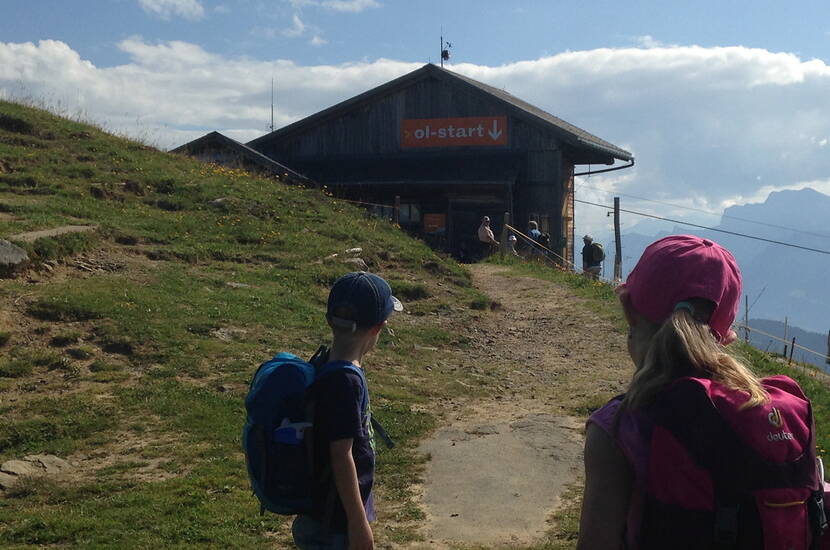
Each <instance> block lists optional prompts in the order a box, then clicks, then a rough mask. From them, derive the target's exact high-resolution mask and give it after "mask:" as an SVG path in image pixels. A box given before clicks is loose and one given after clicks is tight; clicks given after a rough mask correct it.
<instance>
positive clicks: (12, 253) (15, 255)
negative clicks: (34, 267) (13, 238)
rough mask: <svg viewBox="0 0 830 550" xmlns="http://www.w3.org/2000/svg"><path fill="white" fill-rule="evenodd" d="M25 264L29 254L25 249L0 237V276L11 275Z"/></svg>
mask: <svg viewBox="0 0 830 550" xmlns="http://www.w3.org/2000/svg"><path fill="white" fill-rule="evenodd" d="M27 265H29V255H28V254H26V251H25V250H23V249H22V248H20V247H19V246H17V245H16V244H13V243H10V242H9V241H6V240H3V239H0V277H11V276H12V275H14V274H15V273H17V272H18V271H20V270H22V269H25V268H26V266H27Z"/></svg>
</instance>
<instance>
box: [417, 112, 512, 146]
mask: <svg viewBox="0 0 830 550" xmlns="http://www.w3.org/2000/svg"><path fill="white" fill-rule="evenodd" d="M506 144H507V117H506V116H475V117H464V118H406V119H403V120H402V121H401V149H411V148H413V147H462V146H470V145H473V146H481V145H485V146H486V145H506Z"/></svg>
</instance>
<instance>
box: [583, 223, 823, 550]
mask: <svg viewBox="0 0 830 550" xmlns="http://www.w3.org/2000/svg"><path fill="white" fill-rule="evenodd" d="M617 294H618V296H619V299H620V302H621V305H622V308H623V311H624V313H625V318H626V320H627V322H628V325H629V334H628V350H629V354H630V356H631V359H632V361H633V362H634V365H635V373H634V376H633V378H632V380H631V383H630V385H629V387H628V391H627V392H626V393H625V394H624V395H623V396H620V397H618V398H615V399H613V400H611V401H610V402H609V403H608V404H606V405H605V406H604V407H602V408H601V409H599V410H597V411H596V412H595V413H594V414H593V415H592V416H591V418H590V419H589V420H588V427H587V431H586V437H585V474H586V478H585V493H584V498H583V508H582V517H581V521H580V535H579V543H578V546H577V548H578V550H604V549H621V548H628V549H637V548H639V549H643V548H672V549H677V548H721V547H723V548H733V547H740V548H764V547H765V546H764V544H765V543H772V542H773V538H775V537H777V536H779V535H780V536H781V537H785V538H786V537H789V536H791V535H788V534H787V533H785V531H788V530H789V531H794V532H796V535H795V538H799V537H800V538H801V539H802V542H796V543H792V544H790V542H791V541H790V540H789V539H786V541H784V540H782V541H781V542H782V543H784V544H786V546H785V545H784V544H782V545H781V546H780V547H781V548H795V549H801V548H806V546H805V544H806V542H803V541H806V540H809V538H811V534H810V533H809V531H810V530H811V529H812V525H811V523H810V522H809V521H808V519H807V516H808V511H807V507H808V504H807V501H808V500H809V499H810V498H811V497H813V496H815V495H816V494H817V493H816V492H815V491H817V490H818V474H816V467H815V442H814V440H813V439H812V430H811V428H812V416H811V412H810V405H809V401H807V399H806V397H804V394H803V393H802V392H801V390H800V388H798V386H797V384H795V382H793V381H792V380H790V379H789V378H786V377H783V376H780V377H771V378H769V379H765V380H759V379H758V378H756V377H755V375H753V373H752V372H751V371H750V370H749V369H748V368H747V367H746V366H745V365H744V364H742V363H741V362H740V361H738V360H737V359H735V358H734V357H732V356H731V355H729V354H727V353H726V351H725V349H724V346H726V345H728V344H729V343H731V342H732V341H733V340H735V338H736V335H735V333H734V332H733V331H732V330H731V326H732V323H733V321H734V319H735V315H736V313H737V310H738V303H739V299H740V296H741V273H740V270H739V269H738V266H737V264H736V262H735V259H734V258H733V257H732V255H731V254H730V253H729V252H728V251H727V250H725V249H724V248H722V247H720V246H719V245H718V244H716V243H714V242H712V241H710V240H707V239H701V238H699V237H695V236H690V235H674V236H670V237H666V238H664V239H661V240H659V241H657V242H655V243H653V244H651V245H650V246H649V247H648V248H646V250H645V251H644V252H643V255H642V257H641V258H640V261H639V262H638V263H637V266H636V267H635V268H634V270H633V271H632V272H631V274H630V275H629V277H628V279H627V281H626V283H625V284H623V285H621V286H620V287H619V288H618V289H617ZM701 396H702V398H701ZM773 405H775V407H773ZM746 426H749V428H748V429H747V428H746ZM721 436H722V437H721ZM722 441H723V443H721V442H722ZM712 442H715V443H714V444H713V443H712ZM684 445H685V446H684ZM696 446H697V447H702V448H705V449H702V448H701V449H696V448H692V449H689V448H688V447H696ZM747 449H750V450H747ZM738 456H740V459H739V458H736V457H738ZM756 457H760V458H756ZM773 463H774V464H783V465H785V466H786V467H790V466H789V465H790V463H792V464H796V465H795V466H792V471H791V473H792V472H796V471H797V472H796V474H797V475H795V477H790V478H786V479H787V480H786V481H783V482H780V483H779V484H778V486H780V485H782V484H783V485H786V484H787V483H790V482H791V481H792V479H796V478H798V479H799V480H801V481H803V485H804V487H800V488H796V489H793V488H792V487H787V488H783V489H781V488H776V489H767V488H763V489H761V490H760V491H755V492H753V493H752V496H753V498H755V497H757V498H759V499H760V500H758V502H759V503H760V502H763V503H765V504H764V506H766V507H763V506H761V505H760V504H759V505H758V507H757V510H758V511H757V514H756V515H755V516H754V518H755V519H754V520H753V519H751V518H750V519H747V517H748V516H747V512H746V511H745V510H747V509H749V508H756V507H755V506H747V505H746V500H745V498H747V494H748V493H749V492H750V489H752V490H754V487H748V486H744V485H740V483H744V481H745V480H744V477H746V479H750V478H751V479H752V480H755V479H758V478H760V479H763V480H764V482H767V481H768V480H772V479H773V478H775V476H776V475H778V474H777V470H776V471H767V470H764V468H766V467H768V466H769V464H773ZM756 464H757V465H758V471H759V472H761V473H759V474H758V475H757V476H756V477H752V476H753V475H755V470H753V468H754V466H755V465H756ZM710 467H711V470H708V469H707V468H710ZM776 467H777V466H776ZM788 471H790V470H788ZM747 472H749V474H747ZM745 474H746V475H745ZM750 474H751V475H750ZM798 476H801V477H798ZM775 479H777V478H775ZM737 480H740V482H739V481H737ZM746 483H750V482H746ZM770 484H771V485H773V486H775V485H776V482H772V481H770ZM792 491H796V492H797V494H798V495H799V496H798V498H796V497H793V496H792V495H793V494H794V493H793V492H792ZM785 493H786V494H785ZM724 495H726V497H724ZM758 495H761V496H763V499H761V497H760V496H758ZM781 495H784V498H783V499H782V498H779V497H781ZM804 495H806V496H804ZM802 497H803V498H802ZM776 499H778V500H776ZM738 500H740V503H739V502H738ZM753 502H754V501H753ZM770 502H772V504H770ZM690 509H691V510H692V512H689V510H690ZM739 510H742V511H740V512H739ZM785 512H786V513H787V514H790V515H789V516H786V517H784V516H783V515H782V514H784V513H785ZM753 513H755V512H753ZM809 513H813V511H812V510H810V511H809ZM765 514H767V515H765ZM759 517H760V519H759ZM753 522H754V523H753ZM746 525H749V526H750V527H749V528H746V527H745V526H746ZM761 525H764V527H763V531H764V532H763V533H762V532H761V531H762V529H761ZM773 530H776V531H778V533H777V534H776V533H772V531H773ZM747 531H752V532H750V533H749V534H747ZM782 533H783V534H782ZM799 533H800V534H799ZM721 543H723V545H722V546H721V545H720V544H721ZM736 543H740V544H738V546H735V545H736ZM756 543H757V545H756ZM772 547H773V546H766V548H772ZM775 547H778V546H775Z"/></svg>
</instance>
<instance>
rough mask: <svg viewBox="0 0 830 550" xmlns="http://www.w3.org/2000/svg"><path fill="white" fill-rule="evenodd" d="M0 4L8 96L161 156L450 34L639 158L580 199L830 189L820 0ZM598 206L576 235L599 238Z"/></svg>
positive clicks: (381, 77)
mask: <svg viewBox="0 0 830 550" xmlns="http://www.w3.org/2000/svg"><path fill="white" fill-rule="evenodd" d="M794 6H797V8H796V7H794ZM2 14H3V16H2V17H0V98H2V97H6V98H17V99H24V100H28V101H32V102H34V103H36V104H39V105H43V106H46V107H48V108H51V109H52V110H55V111H58V112H61V113H63V114H66V115H68V116H74V117H77V118H81V119H84V120H89V121H93V122H96V123H98V124H100V125H101V126H103V127H104V128H107V129H110V130H112V131H114V132H118V133H123V134H127V135H130V136H133V137H136V138H138V139H142V140H144V141H146V142H149V143H151V144H155V145H157V146H159V147H161V148H169V147H173V146H176V145H179V144H181V143H184V142H186V141H189V140H191V139H194V138H196V137H198V136H200V135H202V134H204V133H205V132H207V131H211V130H219V131H221V132H223V133H226V134H227V135H229V136H231V137H234V138H236V139H239V140H241V141H248V140H250V139H253V138H255V137H258V136H260V135H262V134H263V133H265V132H266V131H267V128H268V124H269V119H270V107H269V104H270V80H271V76H274V77H275V80H276V110H275V121H276V126H277V127H279V126H282V125H285V124H289V123H291V122H293V121H296V120H298V119H300V118H303V117H305V116H307V115H309V114H312V113H314V112H316V111H319V110H321V109H324V108H326V107H328V106H330V105H332V104H334V103H336V102H338V101H342V100H343V99H346V98H348V97H351V96H353V95H355V94H358V93H361V92H363V91H365V90H367V89H369V88H371V87H373V86H376V85H379V84H382V83H383V82H386V81H388V80H390V79H392V78H395V77H397V76H400V75H402V74H404V73H406V72H409V71H412V70H414V69H417V68H418V67H419V66H421V65H422V64H423V63H425V62H427V61H433V62H435V61H437V58H438V49H439V42H438V40H439V33H440V32H441V29H442V27H443V33H444V36H445V38H446V39H448V40H449V41H450V42H452V44H453V48H452V59H451V60H450V63H449V65H448V67H449V68H450V69H451V70H453V71H457V72H459V73H462V74H465V75H467V76H470V77H472V78H475V79H477V80H480V81H482V82H485V83H488V84H491V85H494V86H497V87H500V88H503V89H506V90H507V91H509V92H511V93H513V94H514V95H516V96H518V97H520V98H522V99H525V100H527V101H529V102H531V103H533V104H535V105H538V106H539V107H541V108H543V109H545V110H547V111H549V112H551V113H553V114H555V115H557V116H559V117H561V118H563V119H565V120H567V121H568V122H571V123H573V124H575V125H577V126H579V127H581V128H584V129H585V130H588V131H590V132H592V133H594V134H596V135H598V136H600V137H602V138H604V139H607V140H608V141H610V142H612V143H614V144H616V145H619V146H621V147H624V148H626V149H627V150H629V151H632V152H633V153H634V155H635V156H636V158H637V165H636V166H635V168H633V169H629V170H624V171H620V172H613V173H611V174H608V175H606V176H597V177H591V178H583V179H582V180H581V181H580V184H579V185H580V187H579V188H578V194H579V195H580V197H581V198H583V199H585V200H593V201H597V202H603V203H607V202H610V198H611V197H612V196H613V194H614V193H626V194H629V195H634V196H649V197H653V198H657V199H660V200H664V201H671V202H674V203H678V204H681V205H685V206H692V207H695V208H698V209H704V210H710V211H712V212H715V213H718V212H721V211H722V210H723V209H724V208H725V207H728V206H730V205H733V204H745V203H749V202H757V201H763V200H764V199H765V198H766V197H767V196H768V195H769V193H771V192H773V191H777V190H782V189H799V188H803V187H813V188H815V189H817V190H819V191H822V192H824V193H830V154H828V153H830V110H829V109H828V108H827V106H828V103H830V101H828V97H830V4H826V3H823V2H818V1H810V2H799V3H797V4H796V3H783V2H769V1H754V2H723V1H720V2H714V1H704V0H700V1H697V2H694V3H692V2H683V3H681V2H665V1H661V2H634V1H629V2H619V1H615V2H611V1H595V2H554V1H525V2H518V1H516V2H509V1H504V0H502V1H491V0H477V1H473V0H463V1H462V0H459V1H449V0H445V1H438V0H408V1H403V0H271V1H268V2H266V1H257V0H237V1H232V0H222V1H214V0H109V1H105V0H100V1H92V0H74V1H66V0H60V1H59V0H28V1H19V0H2ZM626 201H627V202H626V204H627V206H629V207H635V208H638V209H640V210H644V211H652V212H659V213H660V214H662V215H668V216H670V217H679V218H683V219H689V220H691V221H695V222H698V223H704V224H714V223H717V221H718V220H717V217H716V216H714V217H713V216H708V215H705V214H701V213H700V212H693V211H689V210H684V209H676V210H668V211H667V210H666V207H665V206H660V207H655V206H654V205H653V204H649V203H637V202H636V201H633V199H626ZM655 208H656V210H655ZM597 210H598V209H585V210H584V211H582V212H578V224H579V227H578V228H577V232H580V233H581V232H582V231H583V230H585V232H592V233H601V232H602V231H603V230H606V229H607V225H608V220H607V219H606V218H605V216H604V212H602V211H597ZM632 223H634V221H633V220H632V221H629V220H626V221H624V226H625V225H630V224H632Z"/></svg>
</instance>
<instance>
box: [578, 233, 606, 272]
mask: <svg viewBox="0 0 830 550" xmlns="http://www.w3.org/2000/svg"><path fill="white" fill-rule="evenodd" d="M582 242H583V243H584V246H583V247H582V271H583V273H585V275H587V276H588V277H589V278H591V279H594V280H596V279H599V274H600V272H601V271H602V260H604V259H605V253H604V252H603V251H602V245H601V244H599V243H595V242H594V238H593V237H592V236H591V235H585V236H584V237H582Z"/></svg>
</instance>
